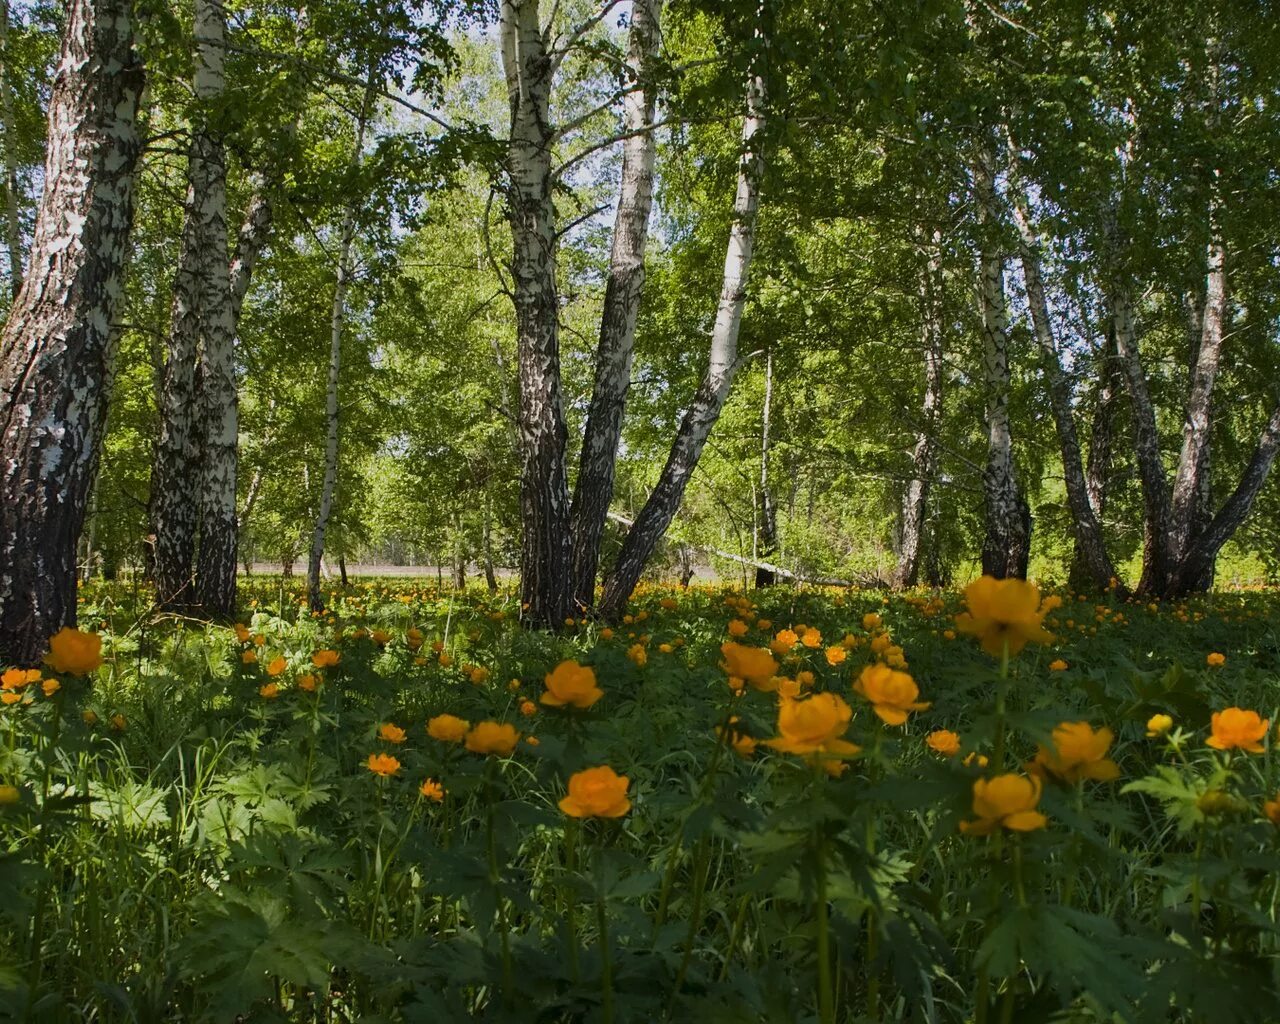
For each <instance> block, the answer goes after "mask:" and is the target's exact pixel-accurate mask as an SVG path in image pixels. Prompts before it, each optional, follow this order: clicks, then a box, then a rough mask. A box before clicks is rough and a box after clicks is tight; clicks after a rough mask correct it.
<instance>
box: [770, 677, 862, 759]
mask: <svg viewBox="0 0 1280 1024" xmlns="http://www.w3.org/2000/svg"><path fill="white" fill-rule="evenodd" d="M852 717H853V709H852V708H850V707H849V705H848V704H846V703H845V702H844V701H843V700H841V699H840V697H838V696H836V695H835V694H834V693H815V694H814V695H813V696H812V697H809V698H807V699H806V700H792V699H787V698H784V699H783V700H782V701H781V703H780V704H779V705H778V735H777V736H775V737H774V738H773V739H771V740H765V741H764V742H765V745H766V746H770V747H773V749H774V750H778V751H781V752H782V753H784V754H803V755H806V756H808V757H809V758H810V759H816V760H817V761H818V763H819V764H821V765H822V767H823V768H824V769H826V771H827V772H828V773H829V774H831V775H839V774H840V773H841V772H842V771H844V769H845V764H844V762H843V760H840V758H842V757H847V756H852V755H854V754H856V753H858V752H859V751H860V750H861V749H862V748H861V747H859V746H857V744H854V743H850V742H848V741H847V740H843V739H841V738H840V737H841V736H843V735H844V732H845V730H846V729H848V728H849V720H850V719H851V718H852ZM827 755H834V756H827Z"/></svg>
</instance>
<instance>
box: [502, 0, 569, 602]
mask: <svg viewBox="0 0 1280 1024" xmlns="http://www.w3.org/2000/svg"><path fill="white" fill-rule="evenodd" d="M499 40H500V44H501V48H502V63H503V69H504V72H505V75H506V83H507V94H508V98H509V100H510V110H511V135H510V142H509V145H508V150H507V173H508V178H509V181H508V187H507V215H508V219H509V221H510V224H511V234H512V242H513V253H512V261H511V276H512V279H513V291H514V302H515V311H516V351H517V357H518V363H519V380H520V407H519V410H518V413H517V427H518V431H519V449H520V518H521V523H522V527H523V528H522V531H521V535H522V539H521V550H520V591H521V603H522V606H523V612H524V618H525V619H526V621H528V622H530V623H532V624H535V625H539V626H552V627H555V626H560V625H562V624H563V623H564V620H565V619H566V618H567V617H569V616H571V615H572V614H573V612H574V605H573V550H572V530H571V521H570V508H569V506H570V501H569V481H568V472H567V467H566V455H565V449H566V446H567V443H568V430H567V427H566V426H565V418H564V399H563V395H562V391H561V383H560V325H559V295H558V292H557V288H556V223H555V221H556V215H555V203H554V201H553V199H552V185H553V180H552V169H551V149H552V145H553V142H554V138H555V131H554V130H553V128H552V126H551V122H550V113H549V105H550V96H551V76H552V73H553V63H552V61H551V59H550V57H549V55H548V53H547V41H546V37H545V36H544V35H543V32H542V26H541V25H540V23H539V16H538V3H537V0H502V5H501V22H500V26H499Z"/></svg>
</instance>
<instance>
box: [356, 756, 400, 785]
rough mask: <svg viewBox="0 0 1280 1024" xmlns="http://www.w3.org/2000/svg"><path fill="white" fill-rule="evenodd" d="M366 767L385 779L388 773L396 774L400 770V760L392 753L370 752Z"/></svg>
mask: <svg viewBox="0 0 1280 1024" xmlns="http://www.w3.org/2000/svg"><path fill="white" fill-rule="evenodd" d="M365 767H366V768H368V769H369V771H371V772H373V774H374V775H381V776H382V777H383V778H384V779H385V778H386V777H387V776H388V775H394V774H395V773H396V772H398V771H399V770H400V762H399V761H397V760H396V759H395V758H394V757H392V756H391V755H390V754H370V755H369V760H368V761H366V762H365Z"/></svg>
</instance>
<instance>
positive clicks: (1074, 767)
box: [1027, 722, 1120, 783]
mask: <svg viewBox="0 0 1280 1024" xmlns="http://www.w3.org/2000/svg"><path fill="white" fill-rule="evenodd" d="M1114 739H1115V733H1113V732H1112V731H1111V730H1110V729H1108V728H1106V727H1105V726H1104V727H1103V728H1101V729H1098V730H1096V731H1095V730H1094V728H1093V727H1092V726H1091V725H1090V724H1089V723H1088V722H1063V723H1062V724H1061V725H1059V726H1057V727H1056V728H1055V729H1054V730H1053V747H1054V749H1053V750H1052V751H1050V750H1048V749H1047V748H1045V747H1043V746H1041V747H1038V748H1037V749H1036V759H1035V761H1033V762H1032V763H1031V764H1030V765H1028V766H1027V768H1028V770H1029V771H1031V772H1033V773H1034V774H1036V775H1039V776H1044V775H1045V774H1049V775H1052V776H1054V777H1055V778H1059V779H1061V780H1062V781H1063V782H1072V783H1074V782H1079V781H1080V780H1081V779H1093V780H1094V781H1096V782H1111V781H1113V780H1115V779H1118V778H1119V777H1120V769H1119V767H1118V766H1117V765H1116V763H1115V762H1114V761H1113V760H1111V758H1109V757H1107V751H1108V750H1109V749H1111V743H1112V741H1113V740H1114Z"/></svg>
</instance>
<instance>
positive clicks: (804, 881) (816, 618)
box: [0, 569, 1280, 1024]
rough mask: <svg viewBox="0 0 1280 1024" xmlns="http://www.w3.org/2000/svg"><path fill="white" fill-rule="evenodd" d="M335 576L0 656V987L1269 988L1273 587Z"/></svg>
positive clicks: (950, 999)
mask: <svg viewBox="0 0 1280 1024" xmlns="http://www.w3.org/2000/svg"><path fill="white" fill-rule="evenodd" d="M418 571H421V570H420V569H419V570H418ZM328 582H329V586H328V587H327V588H326V595H329V600H330V603H331V607H330V609H329V610H328V611H327V612H326V613H324V614H322V615H313V614H311V613H309V612H308V611H307V610H306V602H305V596H304V593H303V589H302V588H303V582H302V581H301V580H296V579H295V580H293V581H286V585H285V586H284V587H283V588H282V587H281V581H280V579H279V577H278V576H276V577H269V578H262V579H259V578H254V579H247V580H242V582H241V607H242V608H243V609H244V615H243V620H242V622H241V623H239V624H236V625H235V626H234V627H226V626H213V625H209V626H203V627H202V626H198V625H195V624H192V623H190V622H189V621H186V622H180V621H178V620H173V619H168V618H159V619H157V618H155V617H154V616H153V615H152V614H151V613H150V612H149V596H148V595H147V594H146V593H145V592H140V591H135V590H132V589H131V587H132V584H131V585H130V586H124V585H104V584H90V585H87V586H85V587H83V588H82V589H81V602H80V613H81V625H82V627H83V628H84V629H85V630H87V631H89V632H90V633H92V634H93V636H89V637H87V636H86V635H85V634H79V633H74V634H67V636H65V637H64V638H63V639H62V640H60V641H59V647H56V648H55V652H54V656H53V658H52V663H51V664H47V665H45V666H42V668H41V669H40V670H36V671H30V672H29V671H24V670H22V669H17V668H15V669H11V670H9V671H7V672H5V673H4V675H3V686H4V689H3V696H4V704H3V706H2V707H0V783H2V784H3V785H0V850H3V851H4V852H3V853H2V854H0V916H3V918H4V919H5V920H6V922H7V926H6V927H5V928H3V929H0V1019H29V1020H39V1021H45V1020H48V1021H72V1020H77V1021H78V1020H94V1021H125V1020H165V1021H211V1022H212V1021H228V1020H233V1019H243V1020H245V1021H249V1022H259V1021H261V1022H267V1021H271V1022H281V1021H312V1022H318V1021H334V1022H337V1021H353V1020H361V1021H386V1022H399V1021H404V1022H415V1021H424V1022H426V1021H470V1020H485V1021H511V1022H515V1021H539V1022H543V1021H545V1022H569V1021H573V1022H583V1024H586V1022H592V1024H595V1022H606V1021H615V1022H631V1021H636V1022H639V1021H644V1022H651V1021H661V1020H667V1021H687V1020H705V1021H707V1022H708V1024H717V1022H725V1024H728V1022H731V1021H732V1022H742V1021H759V1022H766V1021H767V1022H769V1024H779V1022H797V1024H800V1022H812V1021H815V1020H817V1021H822V1022H828V1024H833V1022H836V1021H839V1022H849V1024H853V1022H857V1021H867V1020H873V1021H908V1020H910V1021H919V1020H924V1019H927V1020H931V1021H938V1022H945V1024H965V1022H994V1021H996V1020H1002V1021H1004V1020H1028V1021H1030V1020H1036V1021H1047V1020H1050V1019H1052V1020H1054V1021H1060V1022H1078V1024H1086V1022H1090V1024H1094V1022H1096V1024H1101V1022H1103V1021H1108V1022H1110V1021H1135V1022H1140V1024H1145V1022H1147V1021H1150V1022H1152V1024H1156V1022H1159V1024H1169V1022H1171V1021H1178V1022H1191V1021H1209V1020H1211V1021H1214V1022H1215V1024H1217V1022H1226V1024H1231V1022H1241V1024H1253V1022H1257V1024H1273V1022H1274V1020H1275V1015H1274V1007H1275V1006H1276V1005H1277V1002H1276V1000H1277V998H1280V995H1278V992H1280V981H1278V979H1277V963H1280V925H1278V923H1277V922H1278V916H1277V915H1278V912H1277V907H1278V906H1280V874H1278V873H1277V872H1276V871H1275V865H1276V864H1277V862H1278V860H1277V858H1280V827H1278V826H1280V756H1278V755H1277V751H1276V742H1275V730H1274V728H1273V724H1274V723H1275V722H1276V721H1277V720H1278V719H1280V707H1278V705H1280V594H1278V593H1277V592H1275V591H1259V592H1247V593H1221V594H1212V595H1206V596H1203V597H1200V598H1196V599H1194V600H1190V601H1187V602H1180V603H1176V604H1168V605H1154V604H1152V605H1147V604H1140V603H1125V602H1121V601H1119V600H1117V599H1116V598H1115V597H1114V596H1112V595H1104V596H1102V597H1083V596H1078V595H1072V594H1069V593H1063V594H1055V595H1051V596H1049V597H1048V598H1046V599H1045V600H1044V602H1043V603H1042V602H1041V598H1040V595H1039V594H1038V593H1035V592H1034V588H1026V589H1025V590H1020V589H1015V590H1013V591H1010V592H1008V593H1005V592H1003V591H1001V592H999V593H998V594H996V592H995V591H992V592H991V593H986V594H985V596H984V594H983V593H981V592H979V591H972V590H971V591H970V593H969V594H968V595H967V597H966V595H963V594H960V593H956V592H939V593H934V592H918V593H909V594H905V595H900V594H899V595H882V594H879V593H874V592H847V591H834V590H821V589H805V590H797V589H792V588H787V587H775V588H770V589H768V590H760V591H750V592H743V591H738V590H733V589H730V588H727V587H693V588H691V589H689V590H687V591H683V590H678V589H674V588H668V587H659V586H648V587H645V588H643V589H642V591H641V592H640V593H638V594H637V595H636V598H635V600H634V601H633V603H632V606H631V608H630V610H629V613H628V615H627V617H626V620H625V621H624V622H622V623H620V624H618V625H617V626H616V627H613V628H608V627H602V626H601V625H600V624H598V623H594V622H576V623H571V624H566V626H565V627H564V629H563V630H562V631H560V632H558V633H555V634H551V633H544V632H530V631H527V630H524V629H522V628H521V627H520V626H519V624H518V622H517V617H518V616H517V612H518V609H517V604H516V600H517V599H516V598H515V596H514V595H513V593H511V592H510V591H509V590H506V589H504V590H503V591H502V592H501V593H499V594H498V595H496V596H490V595H488V594H487V593H485V592H484V591H483V589H482V588H479V589H477V588H472V589H469V590H467V591H465V592H463V593H457V592H453V591H448V590H445V591H437V589H436V587H435V584H434V581H433V580H430V579H421V578H420V579H403V578H399V579H391V578H383V579H377V580H362V581H359V582H357V583H355V584H353V585H352V586H350V587H348V588H340V587H337V586H336V585H335V584H334V581H332V580H331V581H328ZM1020 586H1022V585H1020ZM993 594H996V596H997V597H998V598H999V599H998V600H997V601H995V603H994V604H993V603H992V601H991V600H990V599H991V598H992V595H993ZM134 602H136V604H135V603H134ZM966 602H967V604H966ZM966 609H967V610H966ZM968 613H972V614H973V616H974V617H973V618H966V617H965V616H966V615H967V614H968ZM984 616H985V617H984ZM993 616H994V617H993ZM1002 616H1003V618H1001V617H1002ZM1001 622H1003V623H1005V624H1004V625H1000V623H1001ZM1041 623H1043V627H1044V629H1045V630H1047V631H1048V632H1041V628H1040V627H1041ZM966 629H968V630H969V633H972V634H977V635H976V636H975V635H969V633H966ZM94 637H96V638H99V639H100V641H101V650H100V652H99V651H98V649H97V646H96V645H97V643H98V639H94ZM1003 638H1009V639H1010V640H1011V641H1012V643H1011V646H1010V647H1009V648H1008V656H1007V657H1004V656H1002V655H1004V654H1005V651H1006V648H1005V647H1004V646H1003V643H1004V639H1003ZM979 640H981V641H982V643H979ZM993 641H994V646H993ZM1024 641H1025V646H1024ZM984 646H985V647H986V650H984V649H983V647H984ZM991 651H995V652H996V653H995V654H994V655H993V654H992V653H989V652H991ZM3 668H4V666H0V670H3ZM919 1008H927V1013H925V1014H924V1016H921V1015H920V1014H919V1013H918V1012H917V1010H918V1009H919Z"/></svg>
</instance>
